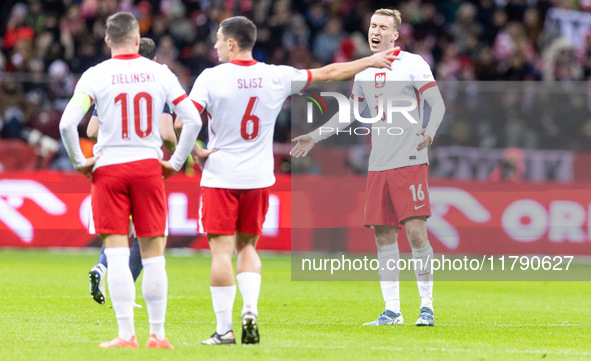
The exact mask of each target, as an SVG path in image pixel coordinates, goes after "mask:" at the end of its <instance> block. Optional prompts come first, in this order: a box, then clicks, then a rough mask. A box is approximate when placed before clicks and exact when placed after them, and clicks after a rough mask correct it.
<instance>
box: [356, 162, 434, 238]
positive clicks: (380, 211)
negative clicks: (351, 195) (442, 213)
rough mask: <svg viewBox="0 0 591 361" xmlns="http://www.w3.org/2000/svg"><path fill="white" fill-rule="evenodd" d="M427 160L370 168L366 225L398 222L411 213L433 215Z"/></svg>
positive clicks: (413, 214) (414, 214)
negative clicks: (385, 168) (376, 169)
mask: <svg viewBox="0 0 591 361" xmlns="http://www.w3.org/2000/svg"><path fill="white" fill-rule="evenodd" d="M428 178H429V166H428V165H427V164H421V165H413V166H408V167H402V168H396V169H390V170H385V171H378V172H375V171H370V172H369V173H368V175H367V189H366V193H365V218H364V223H363V224H365V226H368V227H369V226H394V227H398V228H401V227H402V224H401V222H402V221H404V220H405V219H407V218H410V217H418V216H426V217H430V216H431V205H430V203H429V189H428V186H429V183H428Z"/></svg>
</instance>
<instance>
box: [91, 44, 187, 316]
mask: <svg viewBox="0 0 591 361" xmlns="http://www.w3.org/2000/svg"><path fill="white" fill-rule="evenodd" d="M139 54H140V55H141V56H143V57H144V58H148V59H152V60H154V61H156V44H154V40H152V39H150V38H141V39H140V48H139ZM98 134H99V119H98V112H97V109H96V107H95V108H94V111H93V113H92V117H91V118H90V121H89V122H88V126H87V128H86V136H88V138H90V139H92V140H94V141H95V142H96V141H97V138H98ZM160 136H161V137H162V142H163V143H164V147H165V148H166V149H167V150H168V151H169V152H170V153H171V154H172V153H174V150H175V148H176V134H175V132H174V127H173V119H172V112H171V111H170V108H169V107H168V105H166V104H164V109H163V110H162V115H161V116H160ZM91 222H92V220H91ZM129 227H130V232H129V236H130V237H131V235H132V234H133V231H131V229H133V223H132V222H130V225H129ZM90 228H92V229H93V231H94V224H93V225H92V227H89V229H90ZM93 233H94V232H93ZM107 268H108V267H107V256H105V246H104V245H103V246H102V248H101V253H100V254H99V261H98V264H97V265H96V266H94V267H93V268H92V270H90V272H89V273H88V276H89V279H90V295H91V296H92V298H93V299H94V301H95V302H96V303H99V304H101V305H102V304H104V303H105V301H106V300H107V295H106V293H105V282H106V281H105V277H106V275H107ZM129 268H130V270H131V275H132V276H133V282H135V281H136V280H137V278H138V277H139V276H140V273H141V272H142V257H141V254H140V245H139V243H138V239H137V237H134V239H133V246H132V247H131V254H130V256H129Z"/></svg>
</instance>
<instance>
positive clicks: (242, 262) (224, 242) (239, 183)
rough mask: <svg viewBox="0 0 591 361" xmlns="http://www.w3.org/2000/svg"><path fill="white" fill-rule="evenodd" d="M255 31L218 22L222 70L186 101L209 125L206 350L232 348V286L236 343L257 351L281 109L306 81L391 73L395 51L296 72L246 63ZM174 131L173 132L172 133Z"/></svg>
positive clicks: (205, 154)
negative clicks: (212, 318) (238, 317)
mask: <svg viewBox="0 0 591 361" xmlns="http://www.w3.org/2000/svg"><path fill="white" fill-rule="evenodd" d="M255 40H256V26H255V25H254V23H253V22H252V21H250V20H249V19H247V18H245V17H242V16H237V17H232V18H229V19H226V20H224V21H222V22H221V24H220V28H219V30H218V32H217V41H216V44H215V48H216V50H217V51H218V57H219V60H220V62H222V63H224V64H221V65H218V66H216V67H214V68H212V69H208V70H205V71H204V72H203V73H201V75H199V77H198V78H197V80H196V81H195V85H194V86H193V89H192V91H191V93H190V95H189V97H190V98H191V100H193V101H194V102H195V105H196V106H197V108H199V110H200V111H202V112H207V116H208V118H209V139H210V140H209V143H208V148H209V150H207V151H206V150H203V149H199V148H195V149H194V151H193V158H195V160H196V162H197V163H198V164H200V165H204V169H203V176H202V179H201V186H202V193H201V194H202V223H203V228H204V229H205V231H206V232H207V234H208V239H209V244H210V248H211V254H212V259H211V279H210V281H211V295H212V301H213V308H214V312H215V314H216V319H217V326H216V331H215V332H214V334H213V335H212V336H211V337H210V338H209V339H207V340H205V341H203V343H204V344H208V345H216V344H232V343H235V342H236V341H235V338H234V333H233V331H232V307H233V305H234V299H235V296H236V283H235V281H234V270H233V267H232V253H233V252H234V250H236V254H237V263H236V280H237V281H238V287H239V288H240V292H241V293H242V298H243V300H244V305H243V309H242V343H243V344H252V343H259V330H258V323H257V317H258V310H257V302H258V298H259V292H260V287H261V261H260V258H259V256H258V254H257V253H256V248H255V247H256V243H257V241H258V238H259V236H260V235H261V233H262V225H263V221H264V220H265V214H266V212H267V208H268V205H269V187H270V186H271V185H273V184H274V183H275V177H274V175H273V164H274V162H273V131H274V128H275V120H276V118H277V115H278V114H279V111H280V110H281V107H282V105H283V102H284V101H285V99H286V98H287V97H289V96H290V95H291V94H295V93H298V92H300V91H302V90H303V89H304V88H305V87H306V86H307V85H309V83H310V82H311V81H324V80H342V79H346V78H349V77H351V76H353V75H355V74H356V73H357V72H359V71H361V70H363V69H366V68H367V67H370V66H373V67H377V68H384V67H387V68H389V67H390V66H391V62H392V60H394V59H396V57H395V56H393V55H392V53H393V51H394V50H393V49H389V50H386V51H384V52H381V53H378V54H375V55H372V56H371V57H367V58H363V59H359V60H356V61H353V62H349V63H341V64H331V65H328V66H326V67H323V68H320V69H310V70H298V69H295V68H292V67H289V66H275V65H268V64H264V63H260V62H257V61H256V60H254V59H253V57H252V48H253V46H254V43H255ZM175 126H176V125H175Z"/></svg>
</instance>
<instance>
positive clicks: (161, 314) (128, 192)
mask: <svg viewBox="0 0 591 361" xmlns="http://www.w3.org/2000/svg"><path fill="white" fill-rule="evenodd" d="M105 34H106V36H105V42H106V44H107V46H108V47H109V48H110V49H111V56H112V58H111V59H109V60H106V61H104V62H102V63H100V64H98V65H96V66H94V67H92V68H90V69H88V70H87V71H86V72H84V74H82V77H81V78H80V80H79V81H78V84H77V85H76V89H75V92H74V96H73V97H72V99H71V100H70V102H69V103H68V106H67V107H66V109H65V110H64V113H63V115H62V119H61V121H60V132H61V135H62V140H63V142H64V144H65V146H66V149H67V151H68V154H69V155H70V159H71V160H72V162H73V163H74V165H75V167H76V169H77V170H78V171H79V172H80V173H82V174H83V175H85V176H86V177H87V178H89V179H90V180H91V181H92V188H91V189H92V208H93V218H94V224H95V227H96V231H97V232H98V233H99V234H100V235H101V238H102V239H103V242H104V244H105V254H106V255H107V260H108V262H109V272H108V275H107V283H108V285H109V293H110V295H111V300H112V303H113V309H114V310H115V315H116V317H117V323H118V326H119V335H118V337H117V338H115V339H113V340H112V341H109V342H104V343H101V344H100V347H102V348H110V347H124V348H137V347H138V342H137V338H136V335H135V327H134V318H133V312H134V310H133V303H134V299H135V286H134V284H133V277H132V275H131V271H130V269H129V245H128V231H129V216H130V215H131V216H132V217H133V222H134V228H135V233H136V235H137V236H138V238H139V244H140V251H141V255H142V264H143V266H144V277H143V281H142V292H143V296H144V299H145V300H146V306H147V309H148V316H149V322H150V337H149V339H148V342H147V345H146V346H147V347H148V348H172V346H171V345H170V343H169V342H168V341H167V339H166V337H165V332H164V321H165V314H166V301H167V292H168V279H167V275H166V269H165V259H164V248H165V246H166V236H165V235H164V234H165V228H166V212H167V210H166V199H165V193H164V182H163V180H162V178H163V177H164V178H167V177H169V176H171V175H172V174H174V173H175V172H176V171H178V170H179V169H180V168H181V166H182V164H183V162H184V161H185V159H186V158H187V156H188V155H189V154H190V152H191V149H192V146H193V144H195V139H196V138H197V134H198V133H199V130H200V128H201V120H200V118H199V113H198V112H197V110H196V109H195V106H194V105H193V104H192V103H191V101H190V100H189V99H188V97H187V94H186V93H185V91H184V90H183V88H182V87H181V85H180V84H179V81H178V79H177V78H176V76H174V74H173V73H172V72H171V71H170V70H169V69H168V68H167V67H166V66H164V65H160V64H158V63H156V62H153V61H152V60H149V59H146V58H143V57H141V56H140V55H139V54H138V48H139V43H140V34H139V26H138V22H137V20H136V19H135V17H134V16H133V15H132V14H131V13H127V12H119V13H116V14H114V15H111V16H109V18H108V19H107V24H106V31H105ZM93 102H94V103H96V104H98V116H99V119H100V131H99V133H100V135H99V137H98V143H97V144H96V145H95V147H94V154H97V156H94V157H92V158H89V159H86V158H85V157H84V155H83V153H82V150H81V149H80V143H79V138H78V129H77V127H78V124H79V123H80V121H81V120H82V118H83V117H84V114H85V113H86V112H87V111H88V109H89V108H90V106H91V104H92V103H93ZM165 103H167V104H168V105H169V106H171V107H172V108H174V111H175V113H176V114H178V115H179V116H180V117H181V118H182V119H183V121H184V122H185V127H184V129H183V131H182V133H181V135H180V139H179V144H178V146H177V149H176V151H175V152H174V154H173V155H172V157H171V159H170V161H162V160H161V158H162V150H161V147H162V138H161V136H160V131H159V127H160V113H161V110H162V109H163V108H164V104H165Z"/></svg>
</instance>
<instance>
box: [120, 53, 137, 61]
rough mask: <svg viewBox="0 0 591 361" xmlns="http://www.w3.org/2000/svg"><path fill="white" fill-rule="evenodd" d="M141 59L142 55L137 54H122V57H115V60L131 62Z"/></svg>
mask: <svg viewBox="0 0 591 361" xmlns="http://www.w3.org/2000/svg"><path fill="white" fill-rule="evenodd" d="M139 57H141V55H140V54H138V53H135V54H120V55H115V56H114V57H113V59H120V60H130V59H137V58H139Z"/></svg>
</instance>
